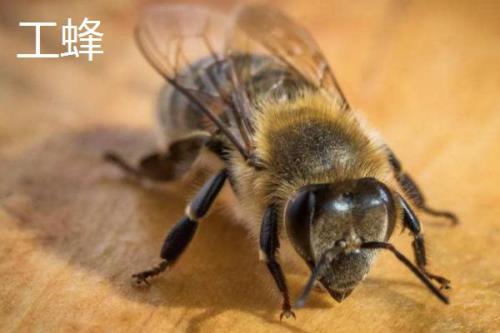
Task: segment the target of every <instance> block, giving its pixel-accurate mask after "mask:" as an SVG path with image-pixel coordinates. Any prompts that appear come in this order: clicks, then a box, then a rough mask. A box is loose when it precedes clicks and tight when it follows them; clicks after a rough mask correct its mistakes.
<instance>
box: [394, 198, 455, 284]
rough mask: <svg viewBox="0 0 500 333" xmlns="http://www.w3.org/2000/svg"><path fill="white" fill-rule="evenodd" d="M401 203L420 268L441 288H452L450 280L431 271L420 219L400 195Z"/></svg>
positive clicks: (404, 220) (405, 224) (404, 219)
mask: <svg viewBox="0 0 500 333" xmlns="http://www.w3.org/2000/svg"><path fill="white" fill-rule="evenodd" d="M399 199H400V200H399V201H400V204H401V206H402V208H403V213H404V215H403V223H404V226H405V227H407V228H408V229H410V231H411V233H412V235H413V238H414V239H413V243H412V245H413V251H414V253H415V261H416V262H417V266H418V268H420V270H421V271H422V273H424V274H425V275H426V276H427V277H428V278H430V279H433V280H435V281H436V282H438V283H439V284H440V286H441V289H449V288H450V280H448V279H447V278H445V277H442V276H439V275H436V274H433V273H430V272H429V271H428V270H427V268H426V265H427V258H426V255H425V245H424V235H423V234H422V227H421V225H420V221H419V220H418V218H417V216H416V215H415V213H414V212H413V210H412V209H411V207H410V206H409V205H408V203H407V202H406V201H405V200H404V199H403V197H399Z"/></svg>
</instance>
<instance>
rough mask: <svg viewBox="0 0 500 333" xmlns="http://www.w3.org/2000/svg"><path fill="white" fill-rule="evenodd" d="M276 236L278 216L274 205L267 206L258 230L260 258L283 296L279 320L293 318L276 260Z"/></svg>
mask: <svg viewBox="0 0 500 333" xmlns="http://www.w3.org/2000/svg"><path fill="white" fill-rule="evenodd" d="M279 246H280V244H279V236H278V214H277V211H276V207H275V206H274V205H271V206H269V207H268V208H267V209H266V212H265V213H264V218H263V220H262V225H261V229H260V257H261V260H264V261H265V262H266V265H267V268H268V269H269V271H270V272H271V274H272V276H273V278H274V281H275V282H276V285H277V286H278V289H279V291H280V292H281V295H282V296H283V305H282V312H281V315H280V320H281V319H283V317H286V318H289V317H291V316H292V317H294V318H295V313H294V312H293V311H292V307H291V305H290V296H289V295H288V287H287V285H286V279H285V275H284V274H283V270H282V269H281V266H280V264H279V263H278V261H277V260H276V252H277V250H278V248H279Z"/></svg>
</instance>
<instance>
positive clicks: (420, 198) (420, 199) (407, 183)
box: [388, 148, 459, 225]
mask: <svg viewBox="0 0 500 333" xmlns="http://www.w3.org/2000/svg"><path fill="white" fill-rule="evenodd" d="M388 150H389V162H390V163H391V166H392V169H393V171H394V176H395V177H396V180H397V181H398V183H399V185H400V186H401V188H402V189H403V191H404V192H405V193H406V194H407V195H408V196H409V197H410V199H411V200H412V202H413V204H414V205H415V206H416V207H417V208H419V209H421V210H422V211H423V212H425V213H427V214H429V215H432V216H439V217H444V218H446V219H448V220H450V222H451V224H452V225H457V224H458V223H459V220H458V217H457V216H456V215H455V214H454V213H452V212H449V211H445V210H438V209H434V208H431V207H429V206H427V203H426V200H425V197H424V195H423V193H422V191H420V189H419V188H418V186H417V184H416V183H415V181H414V180H413V179H412V178H411V177H410V175H409V174H407V173H406V172H404V171H403V169H402V166H401V163H400V162H399V160H398V159H397V158H396V156H395V155H394V153H393V152H392V151H391V150H390V149H389V148H388Z"/></svg>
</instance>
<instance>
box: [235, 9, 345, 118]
mask: <svg viewBox="0 0 500 333" xmlns="http://www.w3.org/2000/svg"><path fill="white" fill-rule="evenodd" d="M234 25H235V27H234V28H233V30H232V31H233V32H235V34H233V38H232V40H231V38H230V40H229V41H228V42H227V44H228V45H227V47H229V48H231V47H233V48H234V49H238V48H241V32H243V33H245V34H246V35H247V36H248V37H249V38H250V39H252V40H253V42H256V43H259V44H261V45H262V46H263V47H264V48H265V49H267V51H269V52H270V53H271V54H272V55H273V56H274V57H276V58H278V59H279V60H280V61H281V62H283V63H284V64H286V65H288V66H289V67H291V68H292V69H293V70H295V71H296V72H297V74H299V75H300V76H302V77H303V78H305V79H306V80H307V81H308V82H310V83H312V84H313V85H314V86H316V87H318V88H320V89H323V90H325V91H327V92H328V93H329V94H330V95H331V96H332V97H333V98H334V99H335V100H337V101H338V102H340V104H341V105H342V107H343V109H345V110H348V109H350V107H349V103H348V102H347V99H346V98H345V95H344V93H343V92H342V89H341V88H340V86H339V84H338V82H337V79H336V78H335V75H334V74H333V72H332V70H331V68H330V66H329V64H328V62H327V61H326V59H325V57H324V55H323V54H322V52H321V50H320V49H319V46H318V45H317V43H316V42H315V40H314V39H313V37H312V36H311V35H310V33H309V32H308V31H307V30H306V29H304V28H303V27H301V26H300V25H298V24H297V23H295V22H294V21H292V20H291V19H290V18H288V17H287V16H286V15H284V14H283V13H282V12H280V11H278V10H276V9H273V8H271V7H268V6H265V5H246V6H243V7H241V8H240V9H239V10H238V11H237V13H236V15H235V21H234ZM238 33H239V34H240V36H239V37H238V36H236V34H238ZM234 36H236V37H234ZM231 44H240V45H238V46H231ZM246 67H247V68H249V67H250V66H246Z"/></svg>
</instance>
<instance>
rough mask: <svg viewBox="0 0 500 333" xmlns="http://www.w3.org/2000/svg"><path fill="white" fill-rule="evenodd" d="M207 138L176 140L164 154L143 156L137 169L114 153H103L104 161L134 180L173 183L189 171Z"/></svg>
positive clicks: (191, 137) (197, 137) (194, 136)
mask: <svg viewBox="0 0 500 333" xmlns="http://www.w3.org/2000/svg"><path fill="white" fill-rule="evenodd" d="M209 138H210V137H209V136H208V135H203V134H198V135H192V136H189V137H187V138H184V139H180V140H177V141H175V142H173V143H172V144H171V145H170V148H169V150H168V151H167V152H166V153H153V154H149V155H146V156H144V157H143V158H142V159H141V160H140V162H139V165H138V166H137V167H136V166H132V165H130V164H129V163H128V162H126V161H125V160H124V159H123V158H122V157H121V156H120V155H119V154H117V153H114V152H107V153H105V154H104V159H105V160H106V161H108V162H110V163H113V164H114V165H116V166H117V167H119V168H120V169H121V170H122V171H123V172H124V173H125V174H127V175H129V176H132V177H134V178H139V179H140V178H145V179H150V180H154V181H161V182H167V181H173V180H176V179H179V178H180V177H182V175H183V174H184V173H185V172H186V171H187V170H189V167H190V166H191V165H192V163H193V162H194V160H195V159H196V157H197V156H198V154H199V152H200V149H201V148H202V147H203V146H204V145H205V144H206V143H207V141H208V140H209Z"/></svg>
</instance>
